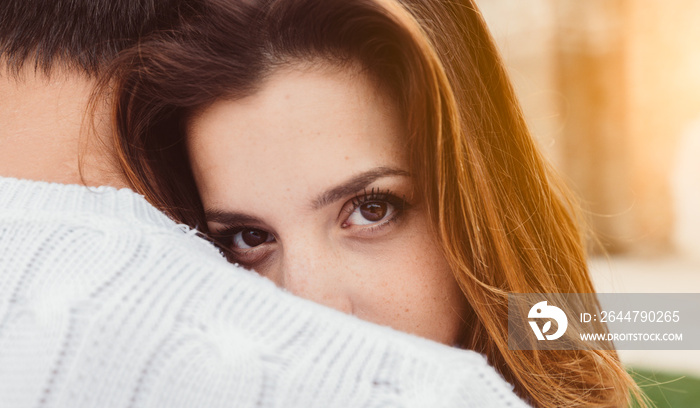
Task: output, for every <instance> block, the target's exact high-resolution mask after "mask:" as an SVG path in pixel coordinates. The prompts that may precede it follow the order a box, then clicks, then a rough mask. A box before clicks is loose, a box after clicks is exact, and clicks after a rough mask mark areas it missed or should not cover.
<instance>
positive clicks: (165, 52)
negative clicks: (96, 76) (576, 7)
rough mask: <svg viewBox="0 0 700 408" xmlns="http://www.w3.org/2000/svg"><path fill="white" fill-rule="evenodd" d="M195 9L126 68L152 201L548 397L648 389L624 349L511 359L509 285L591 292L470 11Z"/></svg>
mask: <svg viewBox="0 0 700 408" xmlns="http://www.w3.org/2000/svg"><path fill="white" fill-rule="evenodd" d="M196 15H197V17H196V18H193V19H192V21H189V22H188V23H187V26H186V28H185V29H183V30H182V31H180V32H177V33H162V34H161V35H159V36H156V37H154V38H152V39H150V40H149V41H146V42H144V43H143V44H141V45H140V46H139V47H138V48H137V49H134V50H132V51H131V52H128V53H126V54H124V55H123V57H122V58H121V60H120V61H119V62H118V63H117V64H115V65H114V67H113V68H112V78H116V79H115V81H116V89H115V97H116V102H117V103H116V106H117V111H116V114H115V117H116V126H117V137H118V145H119V150H120V152H119V153H120V155H121V159H122V164H123V167H124V170H125V173H126V174H127V176H128V177H129V179H130V180H131V182H132V183H133V184H134V187H135V189H137V191H139V192H141V193H143V194H144V195H146V197H147V198H148V199H149V200H150V201H151V202H152V203H154V204H155V205H156V206H158V207H160V208H161V209H163V210H164V211H165V212H167V213H169V214H170V215H171V216H172V217H173V218H175V219H177V220H180V221H181V222H184V223H187V224H189V225H190V226H192V227H196V228H198V229H199V230H200V231H203V232H206V233H208V234H209V235H210V236H211V237H212V239H214V240H215V241H216V242H218V243H219V245H220V246H221V247H222V248H223V249H224V250H225V252H226V253H227V255H228V256H229V258H230V259H231V261H233V262H238V263H241V264H243V265H244V266H247V267H251V268H253V269H255V270H256V271H258V272H259V273H261V274H263V275H265V276H267V277H269V278H270V279H272V280H273V281H275V282H276V283H277V284H279V285H280V286H282V287H285V288H288V289H289V290H291V291H292V292H294V293H296V294H298V295H300V296H304V297H308V298H310V299H312V300H315V301H317V302H320V303H323V304H326V305H328V306H331V307H334V308H337V309H340V310H343V311H346V312H348V313H354V314H356V315H358V316H360V317H362V318H364V319H367V320H370V321H373V322H376V323H380V324H385V325H390V326H392V327H394V328H397V329H400V330H404V331H408V332H411V333H415V334H418V335H421V336H424V337H428V338H431V339H434V340H437V341H441V342H444V343H448V344H453V345H455V346H458V347H463V348H468V349H473V350H476V351H478V352H481V353H483V354H485V355H486V356H488V358H489V361H490V362H491V364H493V365H494V366H495V367H496V368H497V369H498V370H499V371H500V372H501V373H502V374H503V376H504V377H505V378H506V379H507V380H508V381H510V382H511V383H512V384H514V385H515V389H516V392H518V394H519V395H520V396H522V397H523V398H525V399H526V400H528V401H529V402H530V403H532V404H533V405H536V406H542V407H560V406H589V407H592V406H601V407H602V406H623V405H626V404H627V402H628V399H629V392H630V391H632V393H633V394H635V395H636V396H637V397H639V393H638V392H639V391H638V389H637V388H636V386H635V385H634V383H633V381H632V379H631V378H630V377H629V376H628V375H627V374H626V372H625V371H624V369H623V367H622V365H621V364H620V363H619V361H618V358H617V355H616V353H615V352H614V351H600V350H593V351H590V350H572V351H537V350H534V351H513V350H509V348H508V344H507V336H508V326H507V313H508V310H507V294H508V293H511V292H516V293H569V292H572V293H592V292H594V290H593V286H592V284H591V282H590V278H589V276H588V273H587V267H586V262H585V250H584V247H583V240H582V236H581V233H580V231H579V228H578V226H577V224H578V222H577V218H576V211H575V208H574V206H573V205H572V204H571V201H570V199H569V198H568V195H567V193H566V192H565V190H563V189H562V188H561V187H559V185H558V184H557V182H556V180H555V178H554V177H553V175H552V171H551V170H550V169H549V167H548V166H547V165H546V163H545V161H544V160H543V159H542V158H541V157H540V154H539V153H538V151H537V149H536V148H535V145H534V143H533V141H532V138H531V137H530V135H529V133H528V130H527V128H526V126H525V123H524V121H523V118H522V114H521V112H520V109H519V106H518V104H517V101H516V100H515V96H514V94H513V91H512V88H511V86H510V84H509V81H508V79H507V76H506V73H505V71H504V69H503V66H502V64H501V62H500V59H499V57H498V54H497V51H496V49H495V47H494V45H493V41H492V40H491V38H490V36H489V34H488V31H487V29H486V26H485V24H484V22H483V20H482V18H481V16H480V14H479V12H478V11H477V9H476V7H475V6H474V5H473V4H471V2H469V1H460V2H457V1H450V2H443V1H437V0H405V1H397V0H358V1H347V0H323V1H321V0H277V1H275V0H270V1H254V0H250V1H246V2H233V1H215V2H210V3H208V4H207V5H206V6H205V7H203V8H202V9H201V10H198V11H197V13H196ZM105 86H107V85H105Z"/></svg>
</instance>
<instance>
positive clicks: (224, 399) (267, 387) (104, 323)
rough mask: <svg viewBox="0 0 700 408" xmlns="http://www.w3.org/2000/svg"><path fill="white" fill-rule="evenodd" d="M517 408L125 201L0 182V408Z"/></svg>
mask: <svg viewBox="0 0 700 408" xmlns="http://www.w3.org/2000/svg"><path fill="white" fill-rule="evenodd" d="M506 406H508V407H522V406H526V405H525V404H524V403H523V402H522V401H521V400H520V399H518V398H517V397H516V396H515V394H514V393H513V392H512V386H511V385H510V384H508V383H507V382H505V381H504V380H503V379H502V377H501V376H499V374H498V373H497V372H496V371H495V370H494V369H493V368H492V367H490V366H489V365H488V364H487V362H486V360H485V358H484V357H483V356H482V355H480V354H477V353H475V352H471V351H464V350H458V349H454V348H450V347H446V346H443V345H440V344H437V343H434V342H431V341H428V340H424V339H420V338H418V337H415V336H411V335H408V334H404V333H399V332H397V331H394V330H391V329H389V328H386V327H381V326H377V325H373V324H370V323H367V322H363V321H360V320H359V319H356V318H354V317H352V316H347V315H344V314H342V313H340V312H336V311H334V310H331V309H329V308H325V307H323V306H320V305H317V304H314V303H311V302H308V301H306V300H303V299H300V298H297V297H294V296H292V295H290V294H287V293H285V292H283V291H281V290H280V289H278V288H276V287H275V286H274V285H273V284H272V283H271V282H270V281H268V280H266V279H264V278H261V277H259V276H257V275H255V274H253V273H251V272H247V271H245V270H243V269H240V268H236V267H234V266H233V265H230V264H229V263H227V262H226V261H225V259H224V258H223V257H222V256H221V255H220V254H219V252H218V251H217V249H216V248H215V247H214V246H213V245H211V244H209V243H208V242H206V241H205V240H203V239H201V238H199V237H197V236H196V235H195V234H194V233H193V232H192V231H189V230H188V229H187V228H185V227H183V226H179V225H177V224H175V223H174V222H173V221H171V220H170V219H168V218H167V217H166V216H165V215H163V214H162V213H160V212H159V211H157V210H156V209H155V208H154V207H152V206H151V205H149V204H148V203H147V202H146V201H145V200H144V198H143V197H142V196H140V195H138V194H135V193H134V192H132V191H130V190H126V189H124V190H116V189H113V188H109V187H100V188H86V187H81V186H68V185H61V184H49V183H43V182H35V181H27V180H16V179H9V178H0V407H2V408H5V407H71V408H73V407H100V408H105V407H167V408H174V407H206V408H210V407H244V408H245V407H260V408H266V407H279V408H282V407H303V408H309V407H324V408H326V407H506Z"/></svg>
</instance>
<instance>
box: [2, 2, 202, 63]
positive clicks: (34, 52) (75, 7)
mask: <svg viewBox="0 0 700 408" xmlns="http://www.w3.org/2000/svg"><path fill="white" fill-rule="evenodd" d="M194 2H196V0H2V1H0V61H2V62H4V63H5V64H6V65H7V70H8V72H18V71H19V70H20V69H21V68H22V67H23V66H25V64H32V65H33V67H34V69H35V70H41V71H44V72H45V73H47V74H48V73H50V71H51V70H52V68H54V67H56V66H62V67H66V68H70V69H80V70H83V71H84V72H85V73H87V74H89V75H94V74H96V73H98V72H99V71H100V69H101V67H102V66H104V65H105V63H107V62H109V61H111V60H112V59H113V58H114V57H115V56H116V55H117V53H118V52H119V51H121V50H123V49H125V48H127V47H129V46H131V45H133V44H135V42H136V40H137V39H139V38H140V37H143V36H145V35H148V34H149V33H151V32H152V31H154V30H156V29H167V28H170V27H172V26H173V25H174V24H175V23H176V22H177V21H178V20H179V16H180V15H181V13H189V12H194V10H193V8H194V4H193V3H194Z"/></svg>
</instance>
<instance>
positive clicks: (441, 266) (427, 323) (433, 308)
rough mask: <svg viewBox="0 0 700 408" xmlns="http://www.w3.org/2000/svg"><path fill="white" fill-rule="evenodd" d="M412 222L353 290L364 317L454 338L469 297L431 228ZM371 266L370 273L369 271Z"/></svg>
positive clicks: (433, 336) (421, 333)
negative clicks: (409, 229) (429, 229)
mask: <svg viewBox="0 0 700 408" xmlns="http://www.w3.org/2000/svg"><path fill="white" fill-rule="evenodd" d="M416 227H417V228H412V230H413V233H410V234H408V233H406V234H404V236H402V237H401V239H400V240H398V242H393V243H392V245H391V247H389V248H385V249H384V250H383V251H382V253H381V255H380V256H378V257H377V258H375V261H374V264H373V265H372V266H371V268H367V267H365V268H364V270H363V272H362V273H361V274H360V275H362V277H363V278H361V279H356V280H355V282H354V283H356V284H359V285H358V286H356V287H355V288H354V290H353V292H352V294H351V301H352V304H353V307H354V309H355V310H354V312H355V314H356V315H358V317H360V318H364V319H367V320H370V321H373V322H375V323H379V324H384V325H388V326H391V327H393V328H395V329H397V330H401V331H406V332H409V333H412V334H416V335H419V336H422V337H427V338H430V339H433V340H436V341H440V342H443V343H447V344H452V343H453V342H454V341H455V340H456V338H457V337H458V335H459V330H460V327H461V321H462V315H463V312H464V310H465V307H464V305H465V303H466V301H465V299H464V296H463V295H462V292H461V291H460V289H459V286H458V285H457V283H456V281H455V279H454V277H453V275H452V272H451V270H450V268H449V265H448V264H447V261H446V260H445V259H444V257H443V255H442V252H441V250H440V248H439V247H438V245H437V243H436V242H435V240H433V239H432V238H431V237H430V236H429V234H428V233H427V228H418V227H420V225H419V226H416ZM368 272H369V273H368Z"/></svg>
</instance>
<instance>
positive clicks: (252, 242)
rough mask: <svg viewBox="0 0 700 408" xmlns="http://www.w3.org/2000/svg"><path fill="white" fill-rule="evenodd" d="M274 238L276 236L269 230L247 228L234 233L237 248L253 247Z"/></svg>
mask: <svg viewBox="0 0 700 408" xmlns="http://www.w3.org/2000/svg"><path fill="white" fill-rule="evenodd" d="M274 240H275V237H274V236H273V235H272V234H270V233H269V232H267V231H264V230H261V229H256V228H245V229H242V230H240V231H238V232H237V233H235V234H234V235H233V237H232V241H233V242H232V244H233V246H234V247H235V248H237V249H251V248H255V247H257V246H259V245H262V244H264V243H267V242H272V241H274Z"/></svg>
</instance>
